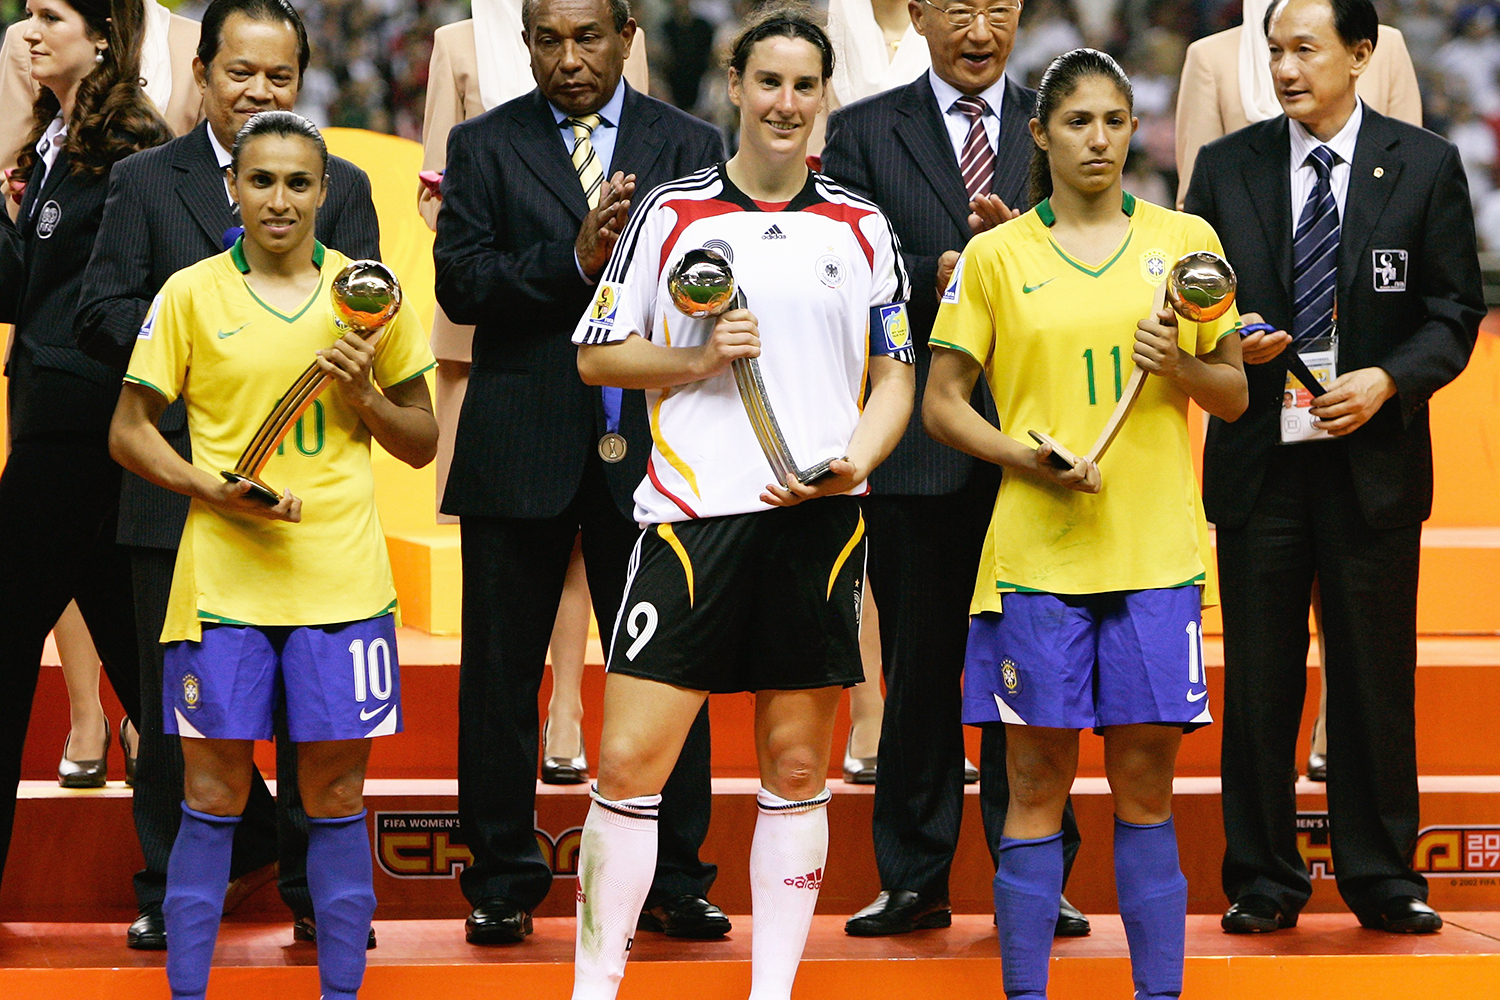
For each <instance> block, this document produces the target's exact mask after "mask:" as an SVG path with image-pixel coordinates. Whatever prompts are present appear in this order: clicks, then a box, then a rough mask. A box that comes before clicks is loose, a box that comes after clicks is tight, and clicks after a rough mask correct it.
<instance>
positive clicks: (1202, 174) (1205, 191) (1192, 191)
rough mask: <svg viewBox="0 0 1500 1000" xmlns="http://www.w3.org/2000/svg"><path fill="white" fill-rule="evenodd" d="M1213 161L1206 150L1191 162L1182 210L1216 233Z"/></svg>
mask: <svg viewBox="0 0 1500 1000" xmlns="http://www.w3.org/2000/svg"><path fill="white" fill-rule="evenodd" d="M1213 159H1214V155H1213V153H1212V151H1210V150H1208V149H1207V148H1205V149H1204V150H1200V151H1199V153H1198V157H1197V159H1195V160H1194V162H1193V177H1192V180H1191V181H1189V182H1188V190H1187V196H1186V197H1184V198H1183V200H1182V210H1183V211H1184V212H1187V213H1188V214H1189V215H1196V216H1198V217H1199V218H1200V219H1203V220H1204V221H1205V222H1207V223H1208V224H1209V225H1210V226H1213V228H1214V231H1215V232H1217V231H1218V229H1219V213H1218V210H1217V209H1216V207H1215V206H1214V193H1213V185H1212V184H1211V183H1210V182H1209V178H1210V177H1211V176H1213V171H1214V167H1213V166H1212V165H1211V164H1212V161H1213ZM1230 263H1233V261H1231V262H1230Z"/></svg>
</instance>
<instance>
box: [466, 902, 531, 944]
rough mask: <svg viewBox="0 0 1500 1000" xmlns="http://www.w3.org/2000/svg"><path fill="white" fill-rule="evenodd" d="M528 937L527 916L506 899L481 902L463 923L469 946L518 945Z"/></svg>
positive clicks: (529, 930) (528, 915) (528, 921)
mask: <svg viewBox="0 0 1500 1000" xmlns="http://www.w3.org/2000/svg"><path fill="white" fill-rule="evenodd" d="M530 933H531V914H529V913H527V912H526V911H525V910H523V909H521V907H519V906H517V905H516V904H515V903H512V902H511V901H510V900H508V899H499V898H496V899H485V900H481V901H480V903H479V905H478V906H476V907H474V910H473V912H471V913H470V914H469V919H468V920H466V921H464V940H465V941H468V942H469V943H470V944H520V943H521V942H522V941H524V940H526V935H528V934H530Z"/></svg>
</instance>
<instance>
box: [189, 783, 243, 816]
mask: <svg viewBox="0 0 1500 1000" xmlns="http://www.w3.org/2000/svg"><path fill="white" fill-rule="evenodd" d="M249 797H250V785H249V782H246V783H245V784H244V786H243V787H241V786H240V785H239V784H237V783H235V782H231V781H226V780H225V779H224V778H223V777H221V776H219V775H216V774H194V773H191V772H189V773H188V774H187V776H186V778H185V780H184V782H183V801H184V802H186V803H187V806H188V808H189V809H192V810H194V811H196V812H201V813H207V814H208V815H210V816H239V815H241V814H242V813H244V811H245V801H246V800H247V799H248V798H249Z"/></svg>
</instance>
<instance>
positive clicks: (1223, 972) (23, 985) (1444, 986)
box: [0, 913, 1500, 1000]
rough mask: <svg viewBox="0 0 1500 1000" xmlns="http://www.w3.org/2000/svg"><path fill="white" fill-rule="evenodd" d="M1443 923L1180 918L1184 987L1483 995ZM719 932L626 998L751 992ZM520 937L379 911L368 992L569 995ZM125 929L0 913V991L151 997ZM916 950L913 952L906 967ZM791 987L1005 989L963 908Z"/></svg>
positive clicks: (642, 962)
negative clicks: (473, 937)
mask: <svg viewBox="0 0 1500 1000" xmlns="http://www.w3.org/2000/svg"><path fill="white" fill-rule="evenodd" d="M1445 917H1446V918H1447V920H1448V925H1447V926H1446V927H1445V928H1444V929H1443V931H1442V932H1441V933H1439V934H1435V935H1429V936H1424V937H1407V936H1399V935H1390V934H1382V933H1380V932H1378V931H1367V930H1363V929H1361V928H1360V927H1359V926H1358V925H1357V924H1356V923H1355V922H1354V919H1353V918H1352V917H1350V916H1348V915H1347V914H1316V915H1310V916H1305V917H1303V919H1302V921H1301V923H1300V924H1299V925H1298V927H1297V928H1296V929H1294V930H1289V931H1282V932H1279V933H1277V934H1274V935H1267V936H1262V937H1240V936H1231V935H1228V934H1224V933H1222V932H1221V931H1220V930H1219V927H1218V920H1217V918H1216V917H1208V916H1203V917H1189V918H1188V940H1187V955H1188V958H1187V967H1186V979H1185V983H1184V990H1183V996H1184V997H1190V998H1191V1000H1243V998H1246V997H1260V996H1265V997H1317V998H1318V1000H1385V998H1392V1000H1394V998H1407V997H1441V998H1443V1000H1482V998H1491V997H1494V996H1495V995H1496V993H1497V990H1500V913H1463V914H1446V915H1445ZM732 920H733V921H734V927H735V929H734V931H733V932H732V933H731V934H730V936H729V938H728V939H726V940H723V941H717V942H686V941H671V940H668V939H667V938H665V937H662V936H661V935H658V934H641V935H639V936H638V937H637V938H636V942H635V947H634V949H633V951H632V953H631V962H630V968H629V972H628V974H627V976H626V978H625V984H624V987H623V988H622V989H621V991H620V997H621V1000H647V998H651V1000H718V998H735V997H743V996H745V995H746V994H747V993H748V992H749V988H750V938H751V921H750V918H749V917H748V916H734V917H732ZM536 927H537V929H536V933H535V934H534V935H533V936H532V938H531V939H530V940H528V941H527V942H526V943H525V944H523V945H517V946H510V947H504V948H476V947H473V946H470V945H468V944H465V943H464V940H463V927H462V925H461V923H460V922H458V921H453V920H442V921H438V920H409V921H400V920H386V921H381V920H377V921H376V922H375V929H376V933H377V935H378V936H379V939H380V947H379V948H377V949H376V950H374V951H372V952H370V966H369V971H368V973H367V974H366V976H365V987H364V989H362V990H361V991H360V997H361V998H362V1000H409V998H411V997H414V996H420V997H441V998H443V1000H493V998H494V997H495V996H497V995H500V996H513V997H524V998H526V1000H549V998H557V1000H564V998H566V997H567V996H568V995H569V990H570V986H571V981H572V965H571V960H572V954H573V920H572V919H571V918H564V917H558V918H548V919H541V920H538V921H537V922H536ZM124 930H125V929H124V926H123V925H120V924H0V992H3V995H4V996H5V997H6V1000H58V998H62V997H66V998H68V1000H96V998H97V1000H105V998H108V1000H160V998H161V997H164V996H166V994H167V984H166V973H165V971H164V969H163V963H164V958H163V956H162V954H161V953H159V952H158V953H149V952H133V951H129V950H127V949H126V948H125V947H124V946H123V943H122V942H123V939H124ZM918 959H920V960H921V961H917V960H918ZM214 961H215V968H214V971H213V975H212V978H211V980H210V986H209V996H210V997H212V998H213V1000H261V998H265V997H270V996H276V997H279V998H284V1000H299V998H302V997H306V998H308V1000H312V998H313V997H316V996H317V988H318V987H317V982H318V980H317V969H316V962H317V952H316V951H315V949H314V948H313V947H312V946H311V945H307V944H293V943H292V942H291V931H290V928H289V926H288V925H287V924H285V923H274V924H267V923H257V922H241V921H234V920H231V921H228V922H226V923H225V925H224V930H223V933H222V934H221V936H220V938H219V948H218V952H217V954H216V955H215V960H214ZM1130 992H1131V986H1130V960H1129V952H1128V951H1127V949H1126V944H1125V934H1124V930H1123V928H1122V926H1121V924H1120V919H1119V917H1117V916H1112V915H1111V916H1096V917H1094V933H1093V934H1092V935H1091V936H1090V937H1087V938H1081V939H1074V940H1059V941H1058V942H1057V943H1056V947H1055V948H1054V950H1053V960H1052V971H1051V990H1050V993H1051V996H1052V997H1054V998H1057V1000H1066V998H1077V997H1089V998H1097V1000H1105V998H1116V997H1118V998H1121V1000H1123V998H1126V997H1129V996H1130ZM793 996H794V997H795V998H798V1000H813V998H817V1000H870V998H872V997H897V998H908V997H911V998H916V997H923V998H925V997H942V998H944V1000H995V998H996V997H1000V996H1003V993H1002V990H1001V972H1000V959H999V956H998V949H997V946H996V943H995V936H994V928H993V927H992V926H991V925H990V918H989V917H988V916H980V915H975V916H959V917H956V918H955V919H954V925H953V927H951V928H949V929H946V930H935V931H920V932H917V933H914V934H908V935H904V936H901V937H895V938H851V937H849V936H847V935H845V934H844V932H843V919H842V918H841V917H818V918H817V919H816V921H815V924H814V927H813V931H812V935H811V937H810V939H809V941H808V945H807V951H806V953H805V955H804V958H803V962H802V967H801V970H800V972H799V973H798V977H797V985H796V988H795V989H794V991H793Z"/></svg>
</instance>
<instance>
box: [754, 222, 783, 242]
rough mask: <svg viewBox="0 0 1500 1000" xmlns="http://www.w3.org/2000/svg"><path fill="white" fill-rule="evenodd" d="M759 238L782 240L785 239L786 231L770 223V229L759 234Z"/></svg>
mask: <svg viewBox="0 0 1500 1000" xmlns="http://www.w3.org/2000/svg"><path fill="white" fill-rule="evenodd" d="M760 238H761V239H763V240H784V239H786V233H783V232H782V231H781V227H780V226H778V225H776V224H775V223H772V224H771V228H770V229H767V230H766V231H765V232H764V233H761V234H760Z"/></svg>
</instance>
